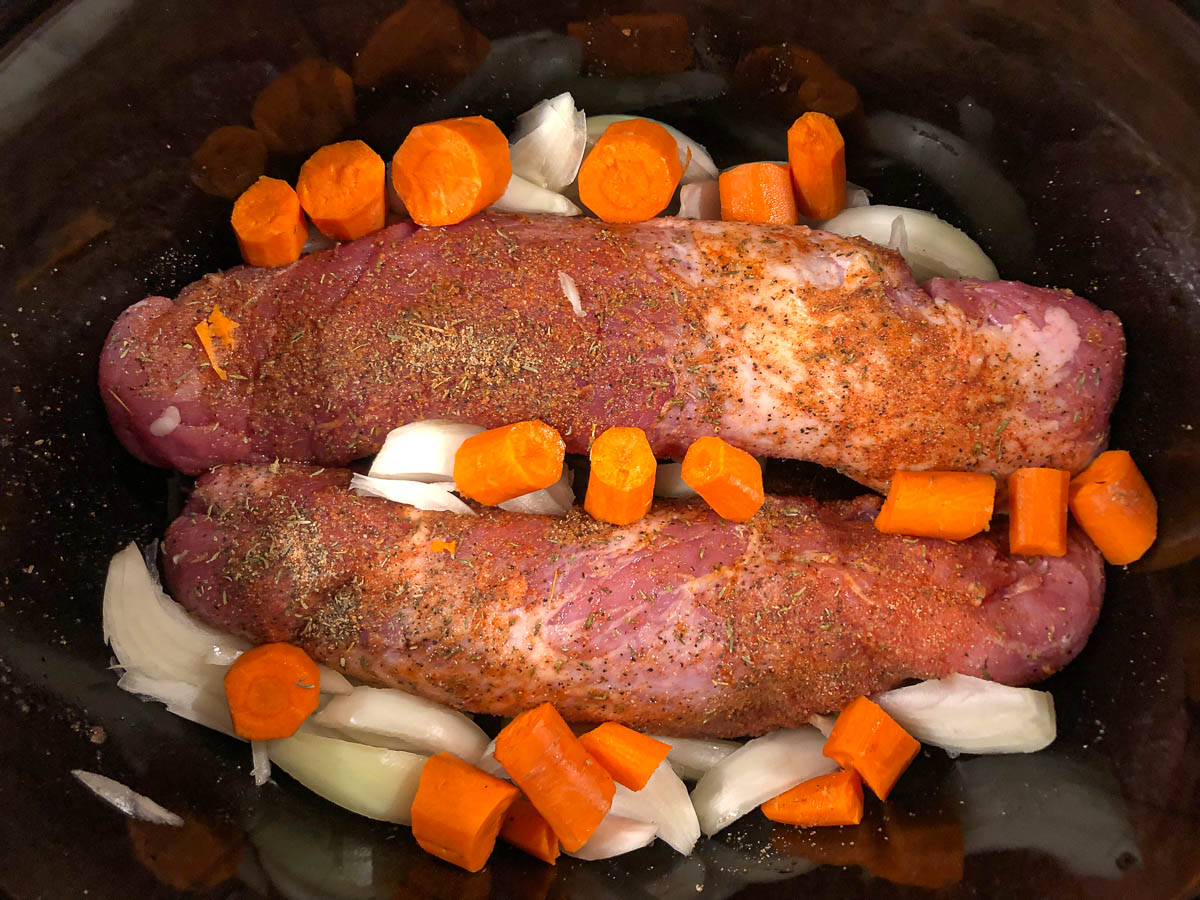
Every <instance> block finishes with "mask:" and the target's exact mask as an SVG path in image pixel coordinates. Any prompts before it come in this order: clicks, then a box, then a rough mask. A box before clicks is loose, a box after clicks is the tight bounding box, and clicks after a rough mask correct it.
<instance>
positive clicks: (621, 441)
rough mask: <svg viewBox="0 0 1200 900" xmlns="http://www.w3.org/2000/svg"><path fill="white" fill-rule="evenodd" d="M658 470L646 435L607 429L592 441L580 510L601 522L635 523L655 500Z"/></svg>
mask: <svg viewBox="0 0 1200 900" xmlns="http://www.w3.org/2000/svg"><path fill="white" fill-rule="evenodd" d="M657 471H658V463H657V461H656V460H655V459H654V451H653V450H652V449H650V441H649V440H647V439H646V432H644V431H642V429H640V428H609V429H608V430H607V431H605V432H604V433H603V434H602V435H600V437H598V438H596V440H595V441H593V442H592V449H591V472H590V473H589V475H588V486H587V495H586V496H585V498H584V501H583V508H584V509H586V510H587V511H588V512H589V513H590V514H591V515H592V517H593V518H596V519H599V520H600V521H601V522H610V523H612V524H613V525H628V524H629V523H630V522H636V521H637V520H638V519H640V518H641V517H642V516H644V515H645V514H646V513H647V512H648V511H649V509H650V504H651V502H652V501H653V500H654V476H655V473H656V472H657Z"/></svg>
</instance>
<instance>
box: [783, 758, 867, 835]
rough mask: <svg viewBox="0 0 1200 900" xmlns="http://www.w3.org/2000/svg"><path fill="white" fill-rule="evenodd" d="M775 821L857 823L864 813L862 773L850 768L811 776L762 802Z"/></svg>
mask: <svg viewBox="0 0 1200 900" xmlns="http://www.w3.org/2000/svg"><path fill="white" fill-rule="evenodd" d="M762 813H763V815H764V816H766V817H767V818H768V819H771V820H772V821H774V822H783V823H784V824H786V825H799V826H801V827H803V828H812V827H815V826H817V825H857V824H858V823H859V822H861V821H862V816H863V789H862V777H861V776H860V775H859V774H858V773H857V772H856V771H854V770H853V769H842V770H841V771H840V772H834V773H832V774H830V775H821V776H819V777H817V778H810V779H809V780H808V781H803V782H801V783H800V784H798V785H796V786H795V787H794V788H792V789H791V790H790V791H784V792H783V793H782V794H780V795H779V796H778V797H774V798H772V799H771V800H768V801H767V802H766V803H764V804H763V805H762Z"/></svg>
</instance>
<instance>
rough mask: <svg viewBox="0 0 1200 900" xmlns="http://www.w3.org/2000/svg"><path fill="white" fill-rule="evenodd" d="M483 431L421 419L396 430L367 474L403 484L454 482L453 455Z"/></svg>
mask: <svg viewBox="0 0 1200 900" xmlns="http://www.w3.org/2000/svg"><path fill="white" fill-rule="evenodd" d="M481 431H483V429H482V428H480V427H479V426H478V425H471V424H469V423H467V422H452V421H450V420H449V419H422V420H421V421H419V422H409V423H408V424H407V425H401V426H400V427H399V428H393V429H392V430H391V431H389V432H388V434H387V437H386V438H384V439H383V446H382V447H380V448H379V452H378V453H377V454H375V459H373V460H372V461H371V468H370V469H369V470H368V472H367V474H368V475H369V476H370V477H371V478H396V479H401V480H404V481H425V482H429V483H434V482H439V481H450V480H452V479H453V478H454V454H456V453H457V452H458V448H459V447H460V446H462V442H463V441H465V440H466V439H467V438H469V437H474V436H475V435H477V434H479V433H480V432H481Z"/></svg>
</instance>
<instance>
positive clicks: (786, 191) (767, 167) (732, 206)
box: [717, 162, 798, 225]
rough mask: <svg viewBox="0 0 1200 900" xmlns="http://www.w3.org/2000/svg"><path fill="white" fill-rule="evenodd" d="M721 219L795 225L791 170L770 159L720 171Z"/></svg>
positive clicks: (794, 197)
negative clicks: (769, 160)
mask: <svg viewBox="0 0 1200 900" xmlns="http://www.w3.org/2000/svg"><path fill="white" fill-rule="evenodd" d="M717 187H718V190H719V191H720V193H721V218H722V219H724V220H725V221H726V222H761V223H766V224H770V225H795V224H796V222H797V221H798V217H797V212H796V194H795V190H794V189H793V187H792V172H791V169H790V168H788V167H787V166H785V165H781V164H779V163H773V162H757V163H746V164H745V165H741V166H734V167H733V168H732V169H728V170H727V171H724V172H722V173H721V174H720V176H719V178H718V179H717Z"/></svg>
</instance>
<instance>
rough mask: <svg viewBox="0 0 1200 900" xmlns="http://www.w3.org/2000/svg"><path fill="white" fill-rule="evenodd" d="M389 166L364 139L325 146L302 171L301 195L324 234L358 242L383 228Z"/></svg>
mask: <svg viewBox="0 0 1200 900" xmlns="http://www.w3.org/2000/svg"><path fill="white" fill-rule="evenodd" d="M385 170H386V167H385V166H384V164H383V160H382V159H381V158H380V156H379V154H378V153H376V152H375V151H374V150H372V149H371V148H370V147H368V146H367V145H366V144H364V143H363V142H362V141H342V142H341V143H339V144H330V145H329V146H327V147H322V148H321V149H320V150H318V151H317V152H316V153H314V154H313V155H312V156H310V157H309V158H308V160H307V161H306V162H305V163H304V165H303V166H301V167H300V177H299V179H297V181H296V194H297V195H298V196H299V197H300V204H301V205H302V206H303V207H304V211H305V212H306V213H308V215H309V218H311V219H312V220H313V224H314V225H316V226H317V228H319V229H320V230H321V233H322V234H324V235H327V236H328V237H331V238H333V239H335V240H338V241H353V240H357V239H358V238H360V237H363V236H364V235H367V234H370V233H371V232H373V231H378V230H379V229H380V228H382V227H383V221H384V215H385V213H386V211H387V195H386V192H385V191H384V177H385Z"/></svg>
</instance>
